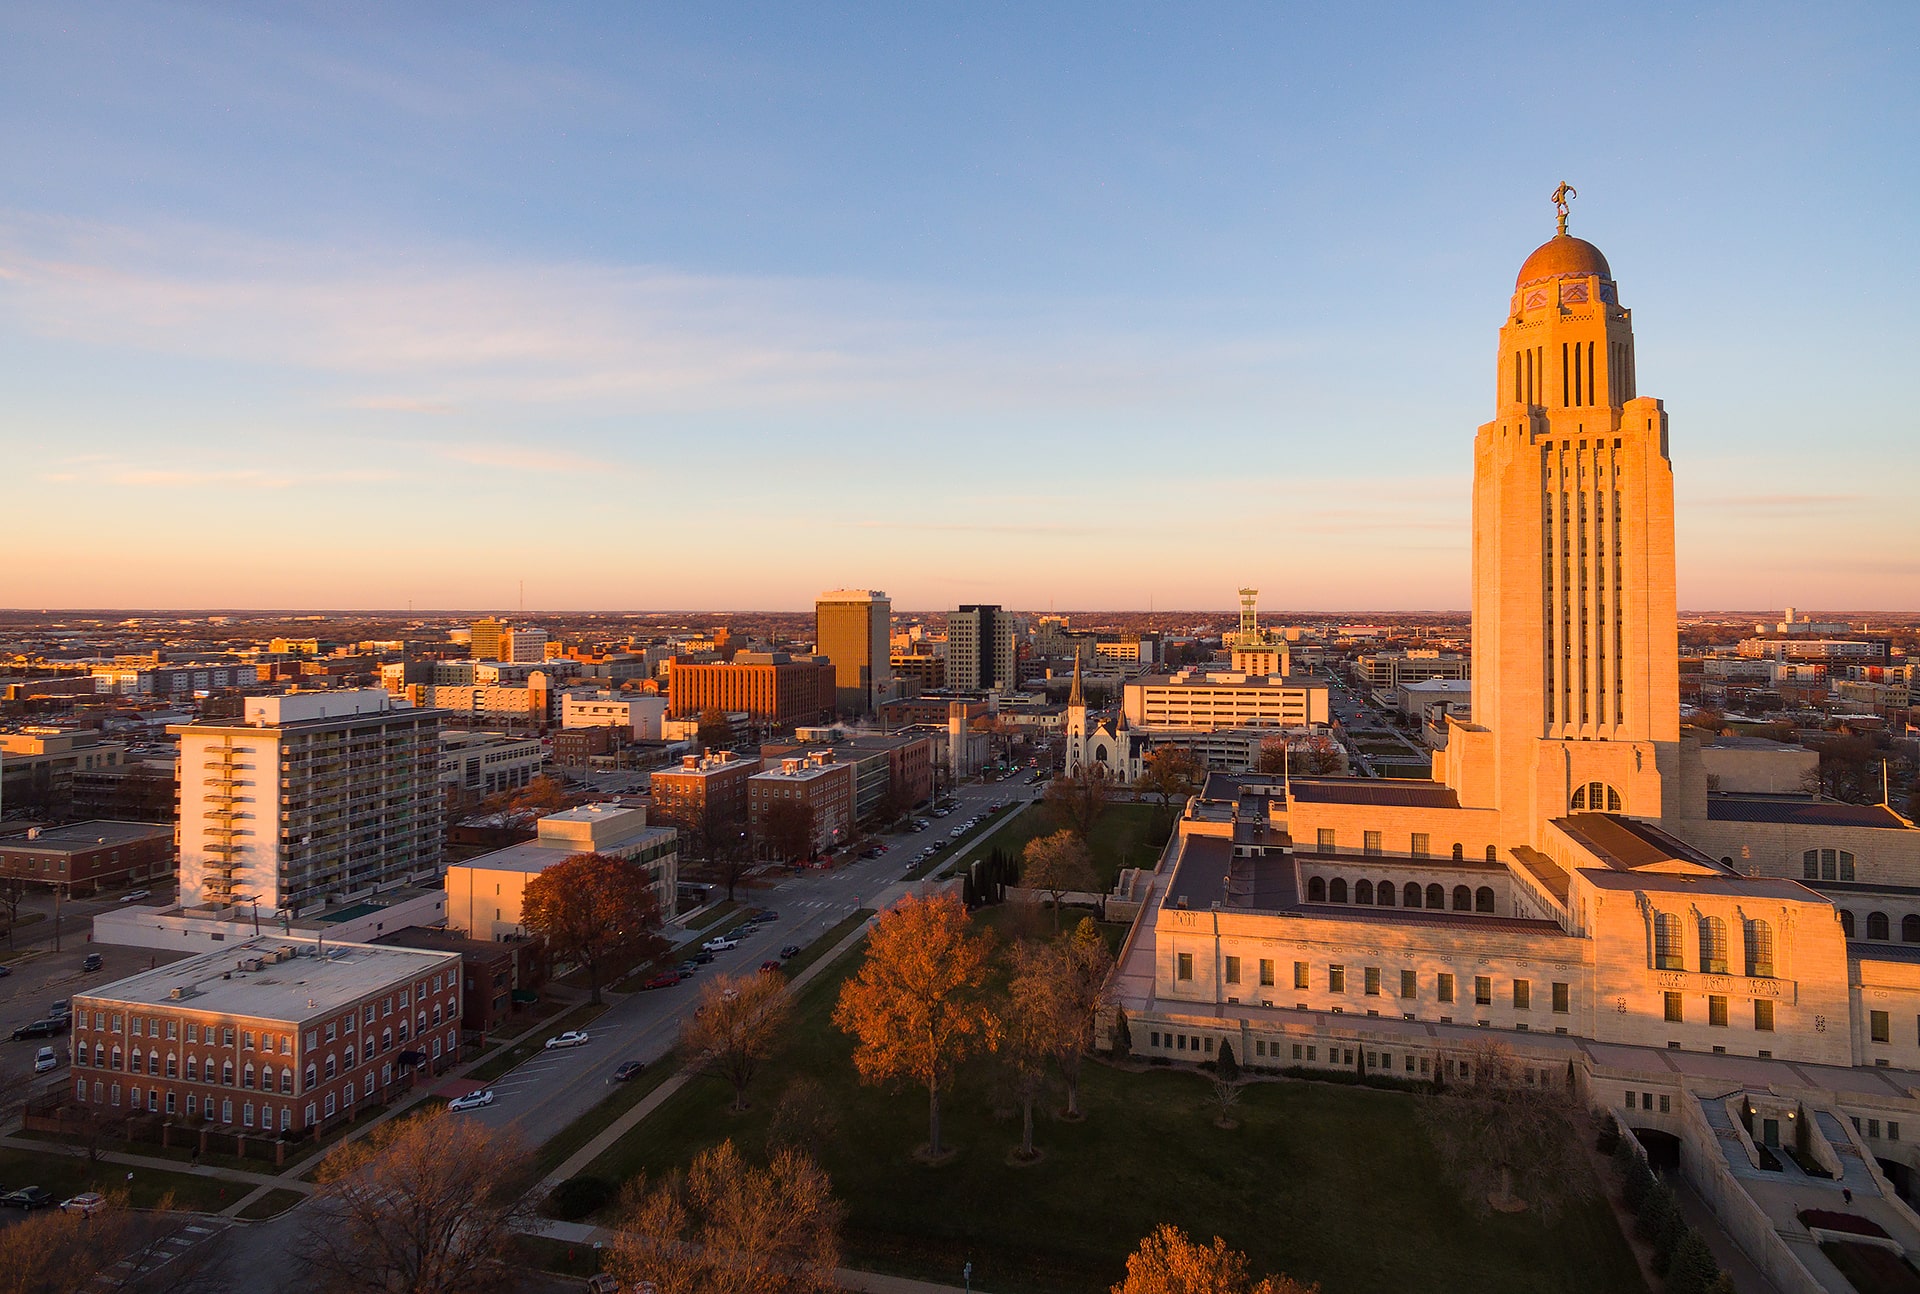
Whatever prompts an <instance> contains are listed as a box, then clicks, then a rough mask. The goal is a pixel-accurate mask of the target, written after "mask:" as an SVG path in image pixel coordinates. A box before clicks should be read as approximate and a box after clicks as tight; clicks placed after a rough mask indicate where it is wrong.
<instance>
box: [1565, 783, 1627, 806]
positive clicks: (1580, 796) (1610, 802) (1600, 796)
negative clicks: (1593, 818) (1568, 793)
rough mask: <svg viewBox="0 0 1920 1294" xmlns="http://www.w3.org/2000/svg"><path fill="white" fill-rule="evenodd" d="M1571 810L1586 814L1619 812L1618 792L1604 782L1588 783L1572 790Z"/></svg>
mask: <svg viewBox="0 0 1920 1294" xmlns="http://www.w3.org/2000/svg"><path fill="white" fill-rule="evenodd" d="M1573 808H1575V809H1577V810H1578V809H1584V810H1586V811H1587V812H1588V813H1618V812H1620V792H1618V791H1616V790H1614V789H1613V788H1612V787H1611V786H1608V785H1607V784H1606V783H1605V782H1588V783H1587V784H1586V785H1585V786H1576V787H1574V788H1573Z"/></svg>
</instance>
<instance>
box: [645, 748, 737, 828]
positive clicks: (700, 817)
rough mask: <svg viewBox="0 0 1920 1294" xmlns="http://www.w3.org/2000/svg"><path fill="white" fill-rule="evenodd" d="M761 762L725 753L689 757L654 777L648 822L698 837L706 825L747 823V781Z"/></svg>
mask: <svg viewBox="0 0 1920 1294" xmlns="http://www.w3.org/2000/svg"><path fill="white" fill-rule="evenodd" d="M760 767H761V765H760V761H759V760H757V759H754V758H753V757H752V756H746V757H744V758H743V757H741V756H739V755H735V754H732V753H730V752H728V751H718V752H715V753H712V754H707V755H688V756H685V757H684V758H683V759H682V760H681V761H680V767H678V768H663V769H660V770H658V771H657V772H655V773H654V774H653V779H652V788H653V803H652V805H651V806H650V807H649V808H648V809H647V821H648V822H651V823H653V824H655V825H656V826H661V827H678V828H679V829H680V830H681V832H682V833H684V834H686V835H688V836H692V837H694V838H696V839H697V838H698V837H699V836H700V834H701V833H702V832H703V831H705V830H706V829H707V828H708V827H709V826H711V825H713V824H716V823H722V822H738V823H740V824H741V825H742V826H744V825H745V824H746V822H747V779H748V778H750V777H752V776H753V775H754V774H755V773H757V772H759V771H760Z"/></svg>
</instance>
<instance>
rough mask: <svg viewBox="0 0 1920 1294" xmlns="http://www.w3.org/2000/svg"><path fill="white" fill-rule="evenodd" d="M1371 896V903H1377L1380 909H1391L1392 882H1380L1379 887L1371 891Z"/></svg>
mask: <svg viewBox="0 0 1920 1294" xmlns="http://www.w3.org/2000/svg"><path fill="white" fill-rule="evenodd" d="M1373 895H1374V898H1373V901H1374V902H1375V903H1378V904H1379V905H1380V906H1381V907H1383V908H1390V907H1392V906H1393V882H1392V881H1381V882H1380V884H1379V886H1378V887H1377V888H1376V889H1375V890H1374V891H1373Z"/></svg>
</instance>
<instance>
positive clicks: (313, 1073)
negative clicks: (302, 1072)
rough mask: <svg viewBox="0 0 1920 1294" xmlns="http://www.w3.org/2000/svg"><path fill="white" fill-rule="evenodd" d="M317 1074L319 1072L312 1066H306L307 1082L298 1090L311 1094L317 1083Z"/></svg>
mask: <svg viewBox="0 0 1920 1294" xmlns="http://www.w3.org/2000/svg"><path fill="white" fill-rule="evenodd" d="M319 1073H320V1071H319V1070H317V1069H315V1068H314V1067H313V1066H312V1065H308V1066H307V1082H306V1085H305V1086H304V1087H302V1088H301V1089H300V1090H301V1091H303V1092H311V1091H312V1090H313V1089H314V1086H315V1085H316V1083H317V1082H318V1078H319Z"/></svg>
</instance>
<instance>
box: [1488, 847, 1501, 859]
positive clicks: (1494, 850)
mask: <svg viewBox="0 0 1920 1294" xmlns="http://www.w3.org/2000/svg"><path fill="white" fill-rule="evenodd" d="M1487 861H1488V862H1490V863H1497V862H1499V861H1500V849H1499V846H1497V845H1488V846H1487Z"/></svg>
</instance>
